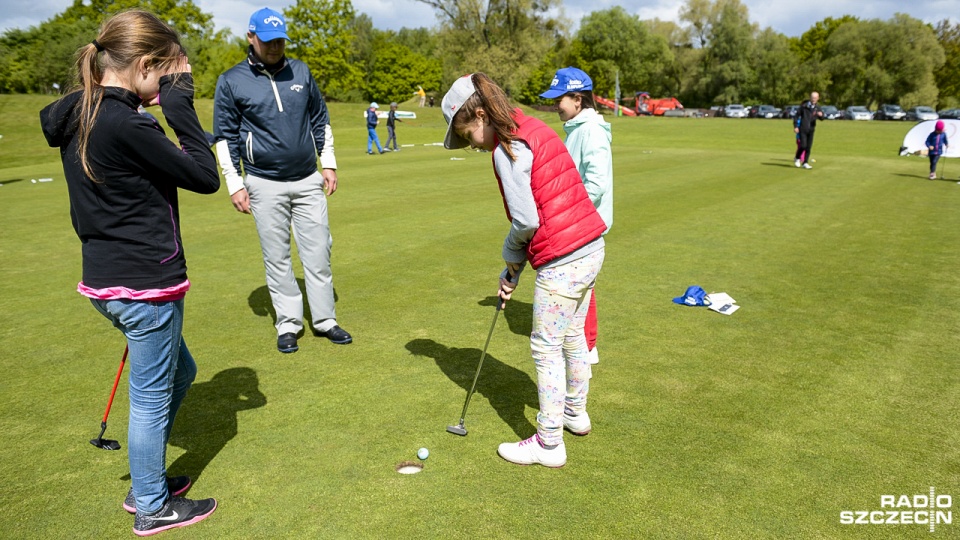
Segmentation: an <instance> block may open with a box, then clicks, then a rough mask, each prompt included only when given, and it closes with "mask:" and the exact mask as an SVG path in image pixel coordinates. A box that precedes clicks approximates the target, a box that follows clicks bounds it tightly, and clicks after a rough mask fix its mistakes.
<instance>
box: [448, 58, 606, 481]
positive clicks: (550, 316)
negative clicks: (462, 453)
mask: <svg viewBox="0 0 960 540" xmlns="http://www.w3.org/2000/svg"><path fill="white" fill-rule="evenodd" d="M442 107H443V115H444V119H445V120H446V121H447V134H446V137H445V139H444V147H446V148H448V149H454V148H464V147H467V146H471V147H473V148H479V149H483V150H487V151H489V152H492V157H493V172H494V176H496V178H497V182H498V184H499V187H500V194H501V195H502V197H503V203H504V208H505V210H506V214H507V220H508V221H509V222H510V230H509V232H508V233H507V236H506V239H505V240H504V243H503V251H502V254H503V259H504V262H505V263H506V268H505V269H504V271H503V272H502V273H501V274H500V289H499V291H498V293H497V294H498V296H499V297H500V302H501V306H505V305H506V301H507V300H509V299H510V296H511V294H512V293H513V291H514V289H515V288H516V286H517V281H518V279H519V277H520V273H521V271H522V270H523V268H524V266H525V265H526V263H527V262H529V263H530V265H531V266H532V267H533V268H534V270H536V273H537V275H536V283H535V285H534V292H533V332H532V333H531V334H530V349H531V352H532V355H533V360H534V363H535V364H536V369H537V394H538V396H539V401H540V412H539V413H538V414H537V433H536V434H534V435H533V436H532V437H530V438H529V439H526V440H523V441H519V442H515V443H503V444H501V445H500V447H499V449H498V453H499V454H500V456H501V457H502V458H504V459H506V460H507V461H510V462H513V463H518V464H522V465H528V464H533V463H539V464H541V465H544V466H547V467H562V466H563V465H564V464H566V462H567V451H566V448H565V446H564V444H563V430H564V429H567V430H568V431H570V432H571V433H574V434H576V435H586V434H587V433H589V432H590V429H591V426H590V418H589V416H587V411H586V406H587V391H588V386H589V384H588V383H589V380H590V364H589V362H588V359H587V344H586V340H585V339H584V336H583V327H584V319H585V318H586V314H587V306H588V305H589V303H590V296H591V291H592V289H593V284H594V280H595V279H596V277H597V274H598V273H599V272H600V267H601V266H602V265H603V254H604V242H603V237H602V234H603V232H604V230H606V225H605V224H604V222H603V219H602V218H601V217H600V214H598V213H597V210H596V209H595V208H594V206H593V203H591V202H590V198H589V197H588V196H587V191H586V189H584V187H583V182H582V181H581V179H580V174H579V173H578V172H577V168H576V165H574V162H573V159H572V158H571V157H570V154H569V153H568V152H567V149H566V147H565V146H564V144H563V141H562V140H560V137H559V136H557V134H556V132H554V131H553V129H551V128H550V127H548V126H547V125H546V124H544V123H543V122H541V121H540V120H538V119H536V118H532V117H529V116H526V115H524V114H523V113H522V112H521V111H520V109H514V108H512V107H511V106H510V102H509V101H508V99H507V96H506V94H505V93H504V91H503V90H502V89H501V88H500V87H499V86H497V84H496V83H494V82H493V81H492V80H490V78H489V77H487V76H486V75H484V74H483V73H474V74H472V75H466V76H464V77H461V78H460V79H458V80H457V81H456V82H455V83H453V86H452V87H451V88H450V91H449V92H447V94H446V95H445V96H444V97H443V104H442Z"/></svg>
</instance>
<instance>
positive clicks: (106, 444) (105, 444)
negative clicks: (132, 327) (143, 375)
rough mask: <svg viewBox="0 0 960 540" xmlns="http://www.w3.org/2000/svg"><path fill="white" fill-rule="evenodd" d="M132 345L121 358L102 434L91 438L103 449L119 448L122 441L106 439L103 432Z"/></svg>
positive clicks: (125, 348)
mask: <svg viewBox="0 0 960 540" xmlns="http://www.w3.org/2000/svg"><path fill="white" fill-rule="evenodd" d="M129 352H130V347H129V346H127V347H124V348H123V358H121V359H120V369H118V370H117V378H116V379H114V380H113V390H111V391H110V401H108V402H107V410H106V412H104V413H103V421H102V422H100V435H98V436H97V438H96V439H90V444H92V445H94V446H96V447H97V448H100V449H102V450H119V449H120V443H119V442H117V441H114V440H112V439H104V438H103V434H104V432H106V431H107V416H110V406H111V405H113V396H115V395H116V394H117V384H119V383H120V375H122V374H123V365H124V364H126V363H127V353H129Z"/></svg>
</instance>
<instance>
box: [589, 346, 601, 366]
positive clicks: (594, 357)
mask: <svg viewBox="0 0 960 540" xmlns="http://www.w3.org/2000/svg"><path fill="white" fill-rule="evenodd" d="M587 360H588V361H589V362H590V363H591V364H599V363H600V354H599V353H597V348H596V347H594V348H593V350H592V351H587Z"/></svg>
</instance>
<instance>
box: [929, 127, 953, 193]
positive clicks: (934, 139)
mask: <svg viewBox="0 0 960 540" xmlns="http://www.w3.org/2000/svg"><path fill="white" fill-rule="evenodd" d="M943 128H944V123H943V120H937V123H936V124H935V125H934V129H933V131H932V132H931V133H930V135H927V157H929V158H930V180H936V179H937V162H938V161H940V156H942V155H943V153H944V152H945V151H946V149H947V146H949V144H950V143H949V142H948V141H947V134H946V133H944V132H943Z"/></svg>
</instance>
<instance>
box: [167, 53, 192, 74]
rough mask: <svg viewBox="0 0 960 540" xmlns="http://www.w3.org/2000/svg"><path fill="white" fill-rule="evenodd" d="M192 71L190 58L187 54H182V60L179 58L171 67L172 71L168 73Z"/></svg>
mask: <svg viewBox="0 0 960 540" xmlns="http://www.w3.org/2000/svg"><path fill="white" fill-rule="evenodd" d="M191 72H192V68H191V67H190V60H189V59H188V58H187V55H185V54H181V55H180V60H178V61H177V63H176V64H174V65H173V66H172V67H171V68H170V71H168V72H167V74H173V73H191Z"/></svg>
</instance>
